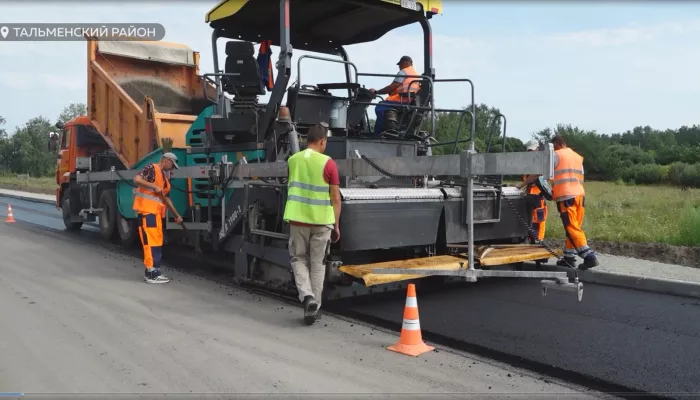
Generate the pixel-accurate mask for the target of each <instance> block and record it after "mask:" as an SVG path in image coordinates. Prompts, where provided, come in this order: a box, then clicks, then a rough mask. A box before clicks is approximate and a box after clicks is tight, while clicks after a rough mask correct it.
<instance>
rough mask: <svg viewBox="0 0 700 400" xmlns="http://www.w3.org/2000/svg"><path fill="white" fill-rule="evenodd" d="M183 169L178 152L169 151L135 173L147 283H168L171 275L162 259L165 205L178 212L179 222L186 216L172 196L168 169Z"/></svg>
mask: <svg viewBox="0 0 700 400" xmlns="http://www.w3.org/2000/svg"><path fill="white" fill-rule="evenodd" d="M173 168H175V169H179V167H178V165H177V156H176V155H175V154H173V153H165V154H163V157H162V158H161V159H160V162H159V163H152V164H148V165H146V166H145V167H144V168H143V170H142V171H141V173H140V174H138V175H136V176H135V177H134V183H135V184H136V186H137V187H136V188H135V189H134V206H133V209H134V211H136V212H137V213H138V221H139V237H140V238H141V245H143V264H144V266H145V267H146V276H145V278H144V280H145V281H146V283H168V282H170V278H168V277H166V276H163V275H161V273H160V260H161V258H162V257H163V219H164V218H165V217H166V211H165V207H166V206H167V207H168V209H170V211H171V212H172V213H173V215H175V222H176V223H178V224H180V223H182V217H181V216H180V214H178V212H177V210H176V209H175V206H173V203H172V201H170V198H169V197H168V193H169V192H170V181H169V180H168V177H166V176H165V172H167V171H171V170H172V169H173Z"/></svg>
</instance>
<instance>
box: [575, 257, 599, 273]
mask: <svg viewBox="0 0 700 400" xmlns="http://www.w3.org/2000/svg"><path fill="white" fill-rule="evenodd" d="M599 265H600V262H599V261H598V258H596V256H594V255H591V256H588V257H586V258H584V259H583V263H581V265H579V266H578V268H579V269H581V270H584V271H585V270H587V269H590V268H595V267H597V266H599Z"/></svg>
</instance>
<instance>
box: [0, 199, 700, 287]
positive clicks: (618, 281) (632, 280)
mask: <svg viewBox="0 0 700 400" xmlns="http://www.w3.org/2000/svg"><path fill="white" fill-rule="evenodd" d="M32 194H33V193H32ZM0 197H8V198H13V199H19V200H24V201H29V202H33V203H43V204H51V205H55V204H56V202H55V201H53V200H48V199H46V200H45V199H39V198H36V197H29V196H22V195H17V194H11V193H3V192H0ZM553 269H555V270H558V271H565V272H569V274H570V276H571V275H572V274H571V269H570V268H565V267H558V266H553ZM578 274H579V279H580V280H581V282H583V283H592V284H598V285H605V286H617V287H623V288H629V289H635V290H641V291H645V292H651V293H660V294H670V295H674V296H683V297H693V298H700V283H695V282H688V281H680V280H675V279H665V278H656V277H648V276H641V275H632V274H624V273H613V272H607V271H596V270H587V271H580V270H579V271H578Z"/></svg>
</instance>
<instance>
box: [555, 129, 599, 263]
mask: <svg viewBox="0 0 700 400" xmlns="http://www.w3.org/2000/svg"><path fill="white" fill-rule="evenodd" d="M552 144H554V177H553V180H552V197H554V201H555V202H556V203H557V210H558V211H559V215H560V216H561V220H562V222H563V224H564V230H565V231H566V245H565V249H564V258H563V259H562V260H559V262H557V265H571V266H574V265H575V262H576V255H577V254H578V256H579V257H581V258H582V259H583V263H582V264H581V265H579V269H584V270H585V269H589V268H593V267H596V266H598V265H600V263H599V262H598V258H597V257H596V254H595V252H594V251H593V250H592V249H591V248H590V247H588V241H587V239H586V234H585V233H584V232H583V230H582V229H581V228H582V226H583V217H584V214H585V206H586V191H585V190H584V189H583V157H581V156H580V155H579V154H577V153H576V152H575V151H573V150H571V149H570V148H569V147H567V145H566V140H564V138H563V137H561V136H559V135H556V136H555V137H554V138H553V139H552Z"/></svg>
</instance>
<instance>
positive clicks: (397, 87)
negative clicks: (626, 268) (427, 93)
mask: <svg viewBox="0 0 700 400" xmlns="http://www.w3.org/2000/svg"><path fill="white" fill-rule="evenodd" d="M396 65H398V66H399V73H398V74H397V75H396V78H394V81H393V82H391V84H390V85H389V86H386V87H384V88H382V89H379V90H376V89H370V90H369V91H370V93H372V94H388V95H389V97H387V98H386V100H385V101H380V102H379V104H377V105H376V106H375V108H374V112H375V113H376V114H377V120H376V121H375V122H374V134H375V135H377V136H379V134H380V133H382V132H384V125H385V124H386V122H387V121H386V115H385V114H386V112H387V111H388V110H391V109H392V107H391V106H392V105H401V104H409V103H410V102H411V101H412V99H411V98H410V94H415V93H416V92H418V89H420V84H418V83H414V84H411V82H414V81H416V80H419V79H420V78H417V76H419V75H420V74H419V73H418V72H416V70H415V69H414V68H413V59H412V58H411V57H409V56H403V57H401V59H400V60H399V62H398V63H396ZM390 122H392V124H391V125H393V126H391V129H393V128H394V126H396V125H398V122H399V121H398V120H396V121H394V120H392V121H390Z"/></svg>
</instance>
